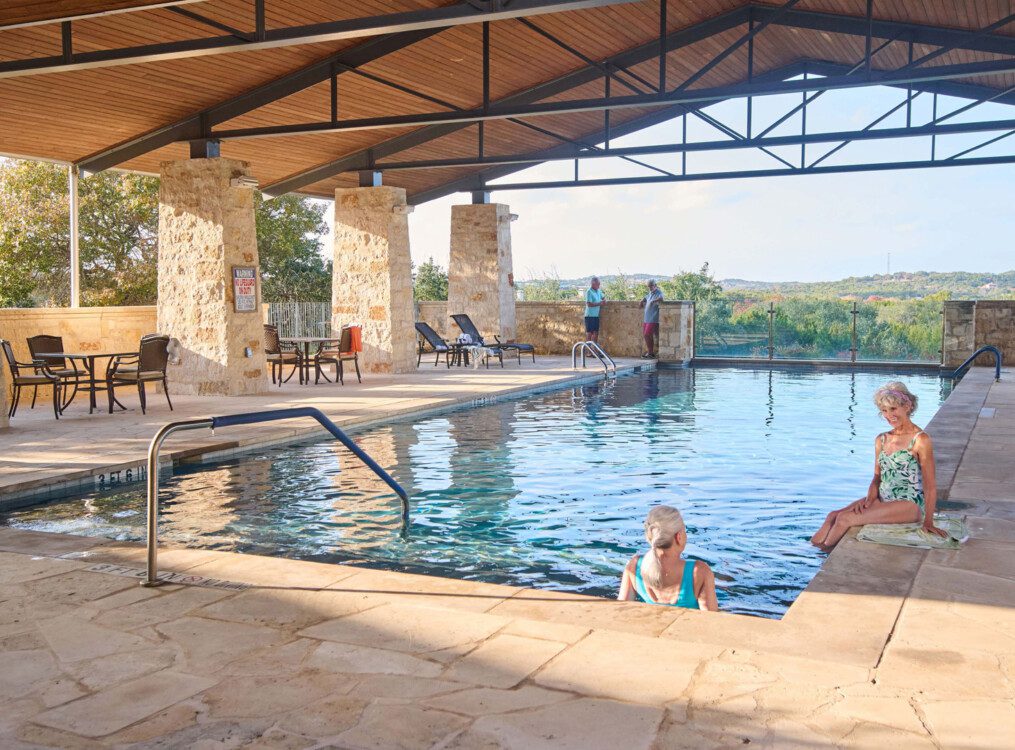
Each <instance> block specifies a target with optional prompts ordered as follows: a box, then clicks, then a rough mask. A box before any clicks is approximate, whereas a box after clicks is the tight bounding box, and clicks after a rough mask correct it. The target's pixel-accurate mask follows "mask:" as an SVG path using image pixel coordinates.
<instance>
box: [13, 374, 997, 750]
mask: <svg viewBox="0 0 1015 750" xmlns="http://www.w3.org/2000/svg"><path fill="white" fill-rule="evenodd" d="M958 392H959V393H960V394H962V393H965V394H966V395H967V396H968V398H966V399H965V401H966V402H968V408H975V409H977V410H979V408H980V405H985V406H987V407H989V408H993V409H995V412H994V414H993V416H991V417H986V416H981V417H979V418H978V419H976V420H975V426H974V427H973V428H972V434H971V436H969V437H968V449H966V450H965V451H964V452H962V446H961V445H958V447H957V448H956V449H957V450H959V452H960V459H961V460H960V461H956V465H957V471H956V473H955V478H954V481H953V482H952V485H951V488H950V497H951V499H952V500H956V501H960V502H963V503H966V504H968V509H967V510H966V511H965V512H967V513H969V516H970V519H969V523H970V526H971V529H972V531H973V539H972V540H971V541H970V542H968V543H967V544H966V545H965V546H964V547H963V548H962V549H960V550H958V551H955V552H930V553H928V552H923V551H918V550H907V549H900V548H887V547H877V546H872V545H864V544H861V543H859V542H857V541H856V540H855V539H847V540H846V541H845V542H844V543H843V544H842V545H840V547H839V548H837V549H836V550H835V552H833V553H832V555H830V556H829V558H828V560H827V561H826V564H825V566H824V567H823V568H822V570H821V572H820V573H819V574H818V576H817V577H816V578H815V579H814V581H813V582H812V584H811V585H810V586H809V587H808V589H807V590H806V591H805V592H804V593H803V594H802V595H801V596H800V597H799V598H798V600H797V601H796V603H795V604H794V605H793V606H792V607H791V608H790V610H789V612H788V613H787V615H786V617H785V618H784V619H783V620H781V621H775V620H764V619H760V618H753V617H747V616H741V615H732V614H725V613H718V614H715V613H703V612H692V611H684V610H670V609H668V608H661V607H649V606H647V605H641V604H634V603H619V602H613V601H607V600H601V599H592V598H588V597H581V596H575V595H567V594H559V593H553V592H540V591H532V590H525V589H518V588H513V587H506V586H497V585H492V584H479V583H473V582H465V581H458V580H450V579H443V578H436V577H427V576H411V575H407V574H400V573H393V572H386V571H374V570H365V569H360V568H355V567H349V566H335V565H323V564H317V563H308V562H299V561H291V560H281V559H274V558H265V557H257V556H245V555H238V554H233V553H224V552H214V551H207V550H172V549H169V550H164V551H163V552H162V553H161V555H160V561H161V564H162V567H163V568H164V569H167V570H172V571H175V572H185V573H187V574H191V575H194V576H203V577H205V578H211V579H221V580H226V581H235V582H242V583H246V584H251V585H250V586H249V587H248V588H244V589H242V590H232V589H223V588H216V587H210V586H198V585H175V584H173V585H167V586H164V587H161V588H158V589H144V588H141V587H139V586H138V584H137V581H136V580H135V579H134V578H131V577H129V575H124V573H129V569H136V570H140V569H141V568H143V561H144V551H143V549H141V548H138V547H134V546H125V545H119V544H114V543H109V542H103V541H102V540H96V539H84V538H80V537H70V536H58V535H50V534H41V533H36V532H26V531H20V530H14V529H0V702H2V703H0V705H2V710H0V746H2V747H3V748H15V749H17V748H25V747H72V748H91V747H103V748H105V747H152V748H156V747H157V748H177V747H195V748H232V747H251V748H326V747H329V748H330V747H334V748H459V749H465V748H470V749H471V748H484V749H485V748H501V747H506V748H526V749H527V748H544V747H545V748H572V747H573V748H659V749H660V750H661V749H662V748H683V747H687V748H710V747H733V746H737V747H740V746H744V745H746V744H750V745H752V746H757V745H760V746H765V747H778V748H786V747H790V748H792V747H797V748H812V747H827V746H841V747H872V748H874V747H877V748H881V747H886V746H892V747H899V748H909V747H914V748H919V747H947V748H952V747H954V748H994V747H1006V746H1010V744H1011V737H1012V736H1015V684H1013V681H1015V554H1013V552H1015V467H1013V466H1012V462H1011V456H1012V455H1015V372H1013V371H1010V370H1009V371H1006V373H1005V375H1004V379H1003V381H1002V382H1001V383H999V384H990V382H989V378H985V377H984V373H983V372H981V371H974V372H973V373H971V374H970V375H969V376H967V379H966V380H964V381H963V383H962V384H961V385H960V387H959V391H958ZM974 392H979V393H982V395H983V398H982V400H980V401H979V402H978V401H977V398H973V397H972V395H970V394H974ZM962 402H963V399H958V400H957V401H956V403H962ZM978 404H979V405H978ZM936 422H937V420H936ZM944 426H945V427H946V426H947V425H944ZM941 427H942V425H940V424H932V428H933V429H934V430H937V429H939V428H941ZM967 434H968V433H967ZM944 442H947V441H944ZM956 445H957V443H956ZM950 450H951V449H950ZM97 566H98V567H97ZM102 566H105V567H102ZM112 566H119V568H114V567H112ZM90 568H95V570H90ZM99 570H106V571H112V570H118V571H119V573H120V574H113V573H111V572H99Z"/></svg>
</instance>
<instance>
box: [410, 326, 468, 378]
mask: <svg viewBox="0 0 1015 750" xmlns="http://www.w3.org/2000/svg"><path fill="white" fill-rule="evenodd" d="M416 333H418V334H419V335H420V336H422V337H423V338H422V339H417V340H416V343H417V344H418V346H419V351H418V352H417V353H418V355H419V356H418V357H416V367H419V363H420V362H422V361H423V355H424V354H430V353H433V352H436V353H437V358H436V359H435V360H434V361H433V366H434V367H436V366H437V365H438V364H439V363H440V361H441V355H442V354H443V355H444V363H445V364H446V365H447V366H448V368H449V369H450V367H451V358H452V357H455V358H456V360H457V357H458V355H459V354H460V347H459V346H458V345H457V344H449V343H448V342H447V341H445V340H444V339H443V338H441V335H440V334H439V333H437V331H435V330H434V329H433V328H431V327H430V326H429V325H428V324H426V323H417V324H416ZM424 344H429V345H430V352H427V351H426V347H425V346H424Z"/></svg>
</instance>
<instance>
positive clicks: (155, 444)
mask: <svg viewBox="0 0 1015 750" xmlns="http://www.w3.org/2000/svg"><path fill="white" fill-rule="evenodd" d="M298 417H311V418H313V419H316V420H317V421H318V422H320V423H321V425H322V426H323V427H324V429H326V430H327V431H328V432H330V433H331V434H332V435H333V436H334V438H335V439H336V440H337V441H339V442H340V443H341V444H342V445H344V446H345V447H346V448H348V449H349V450H350V451H351V452H352V453H353V455H355V456H356V457H357V458H358V459H359V460H360V461H362V462H363V463H364V464H366V465H367V467H368V468H369V469H370V470H371V471H373V473H374V474H376V475H377V476H378V477H380V478H381V479H382V480H383V481H384V483H385V484H386V485H388V487H390V488H391V489H393V490H394V491H395V494H397V495H398V497H399V499H401V501H402V524H403V527H404V525H405V524H406V523H408V521H409V496H408V494H407V493H406V492H405V490H404V489H402V486H401V485H400V484H399V483H398V482H396V481H395V480H394V479H392V478H391V475H390V474H388V472H386V471H385V470H384V469H382V468H381V467H380V466H379V465H378V464H377V462H376V461H374V460H373V459H372V458H370V456H369V455H367V454H366V453H365V452H364V451H363V449H362V448H360V447H359V446H358V445H356V443H354V442H353V441H352V440H351V439H350V438H349V436H348V435H346V434H345V433H344V432H343V431H342V430H341V429H339V427H338V425H336V424H335V423H334V422H332V421H331V420H330V419H328V418H327V417H326V416H324V414H323V413H322V412H321V410H320V409H314V408H312V407H309V406H304V407H299V408H295V409H271V410H269V411H254V412H246V413H244V414H229V415H227V416H224V417H205V418H204V419H188V420H184V421H180V422H170V423H169V424H166V425H163V427H162V428H161V429H160V430H159V431H158V432H156V433H155V437H153V438H152V442H151V444H150V445H149V446H148V573H147V575H146V577H145V579H144V580H143V581H142V582H141V585H142V586H149V587H150V586H159V585H161V584H162V581H160V580H159V578H158V574H159V565H158V546H159V449H160V448H162V443H163V441H165V439H166V438H167V437H169V436H170V435H171V434H172V433H174V432H181V431H183V430H199V429H203V428H206V427H207V428H209V429H211V430H214V429H215V428H216V427H231V426H234V425H241V424H256V423H258V422H274V421H277V420H279V419H296V418H298Z"/></svg>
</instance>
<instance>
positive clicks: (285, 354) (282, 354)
mask: <svg viewBox="0 0 1015 750" xmlns="http://www.w3.org/2000/svg"><path fill="white" fill-rule="evenodd" d="M264 354H265V357H266V358H267V360H268V364H269V365H271V383H272V385H274V384H275V383H276V382H277V383H278V387H279V388H281V387H282V383H288V382H289V381H290V380H292V378H293V375H294V374H295V373H296V372H299V374H300V383H301V384H302V383H303V357H302V355H300V350H299V349H298V348H297V349H283V348H282V342H281V341H279V339H278V326H275V325H271V324H270V323H265V324H264ZM285 365H292V366H293V369H292V372H290V373H289V377H287V378H286V379H285V380H283V379H282V368H283V367H284V366H285Z"/></svg>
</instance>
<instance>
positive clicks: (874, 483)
mask: <svg viewBox="0 0 1015 750" xmlns="http://www.w3.org/2000/svg"><path fill="white" fill-rule="evenodd" d="M874 403H875V404H876V405H877V407H878V409H879V410H880V411H881V416H883V417H884V418H885V421H887V422H888V424H890V425H891V426H892V429H891V430H889V431H888V432H883V433H881V434H880V435H878V436H877V437H876V438H875V439H874V478H873V479H872V480H871V483H870V487H869V488H868V489H867V495H866V497H862V498H860V499H859V500H857V501H856V502H852V503H850V504H849V505H847V506H846V507H845V508H842V509H840V510H833V511H832V512H831V513H829V514H828V517H827V518H825V523H824V524H823V525H822V526H821V528H820V529H818V532H817V533H816V534H815V535H814V536H813V537H811V544H814V545H816V546H818V547H821V548H822V549H824V550H830V549H831V548H832V547H834V546H835V545H836V544H838V543H839V540H840V539H842V537H843V536H845V534H846V532H847V531H849V529H850V528H851V527H853V526H864V525H866V524H869V523H919V522H922V524H923V529H924V531H927V532H929V533H931V534H936V535H937V536H946V535H947V532H945V531H944V530H943V529H939V528H937V527H936V526H935V525H934V509H935V507H936V505H937V484H936V480H935V478H934V447H933V445H931V442H930V435H928V434H927V433H926V432H924V431H923V430H921V429H920V428H919V427H917V426H916V425H915V424H913V420H912V418H911V417H912V415H913V412H914V411H916V404H917V398H916V396H914V395H913V394H912V393H910V392H909V389H908V388H906V386H905V385H903V384H902V383H898V382H895V383H888V384H886V385H883V386H881V387H880V388H878V389H877V391H876V392H875V393H874Z"/></svg>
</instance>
